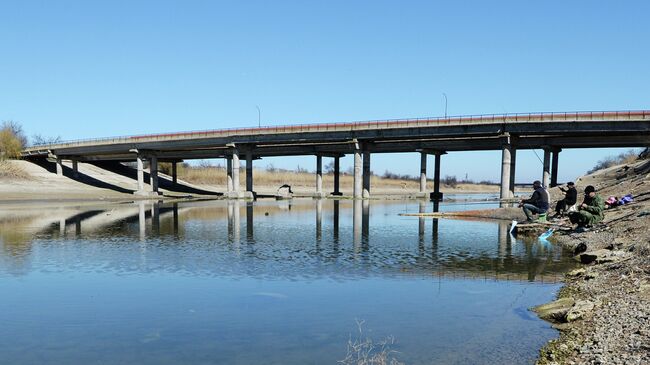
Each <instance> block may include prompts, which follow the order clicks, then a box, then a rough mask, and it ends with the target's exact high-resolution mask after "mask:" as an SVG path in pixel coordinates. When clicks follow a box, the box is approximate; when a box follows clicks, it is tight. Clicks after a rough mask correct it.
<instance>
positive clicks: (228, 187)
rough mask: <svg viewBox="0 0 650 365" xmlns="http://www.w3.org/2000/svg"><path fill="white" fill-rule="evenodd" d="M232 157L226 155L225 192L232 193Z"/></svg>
mask: <svg viewBox="0 0 650 365" xmlns="http://www.w3.org/2000/svg"><path fill="white" fill-rule="evenodd" d="M232 190H233V187H232V157H231V156H228V157H226V192H228V194H230V193H232Z"/></svg>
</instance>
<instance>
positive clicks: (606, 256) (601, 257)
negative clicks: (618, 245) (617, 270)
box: [577, 249, 619, 264]
mask: <svg viewBox="0 0 650 365" xmlns="http://www.w3.org/2000/svg"><path fill="white" fill-rule="evenodd" d="M618 259H619V257H618V256H617V255H615V254H614V253H613V252H612V251H610V250H607V249H600V250H595V251H589V252H585V253H582V254H580V255H578V256H577V260H578V261H580V262H581V263H583V264H591V263H592V262H595V263H597V264H604V263H607V262H615V261H618Z"/></svg>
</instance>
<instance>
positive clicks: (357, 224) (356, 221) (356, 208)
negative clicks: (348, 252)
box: [352, 199, 363, 253]
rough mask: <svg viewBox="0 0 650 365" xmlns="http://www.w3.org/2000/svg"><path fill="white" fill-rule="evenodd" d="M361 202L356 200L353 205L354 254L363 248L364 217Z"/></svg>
mask: <svg viewBox="0 0 650 365" xmlns="http://www.w3.org/2000/svg"><path fill="white" fill-rule="evenodd" d="M362 203H363V202H362V201H361V200H358V199H357V200H355V201H354V203H353V205H352V242H353V246H354V252H355V253H357V252H358V251H359V250H360V248H361V224H362V217H363V212H362V209H363V205H362Z"/></svg>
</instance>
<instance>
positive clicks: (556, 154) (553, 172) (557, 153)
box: [551, 148, 562, 187]
mask: <svg viewBox="0 0 650 365" xmlns="http://www.w3.org/2000/svg"><path fill="white" fill-rule="evenodd" d="M560 152H562V149H561V148H554V149H553V158H552V160H553V163H552V164H551V187H554V186H557V168H558V162H559V160H560Z"/></svg>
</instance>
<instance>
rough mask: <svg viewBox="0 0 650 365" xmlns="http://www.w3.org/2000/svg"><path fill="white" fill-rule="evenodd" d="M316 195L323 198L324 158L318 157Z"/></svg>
mask: <svg viewBox="0 0 650 365" xmlns="http://www.w3.org/2000/svg"><path fill="white" fill-rule="evenodd" d="M316 195H317V196H318V197H322V196H323V156H321V155H317V156H316Z"/></svg>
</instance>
